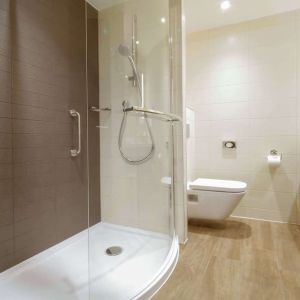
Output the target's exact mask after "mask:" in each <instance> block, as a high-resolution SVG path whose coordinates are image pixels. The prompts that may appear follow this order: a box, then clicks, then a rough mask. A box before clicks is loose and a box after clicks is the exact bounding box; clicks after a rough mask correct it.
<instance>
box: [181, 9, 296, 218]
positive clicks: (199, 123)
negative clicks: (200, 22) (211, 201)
mask: <svg viewBox="0 0 300 300" xmlns="http://www.w3.org/2000/svg"><path fill="white" fill-rule="evenodd" d="M299 46H300V12H299V11H295V12H290V13H285V14H281V15H276V16H272V17H265V18H262V19H258V20H254V21H250V22H244V23H240V24H235V25H230V26H226V27H222V28H217V29H211V30H207V31H202V32H196V33H193V34H189V35H188V38H187V105H188V107H189V108H191V109H193V110H194V112H195V120H194V123H193V121H192V123H193V124H194V126H192V130H191V132H192V137H190V138H189V140H188V150H187V151H188V177H189V179H195V178H197V177H208V178H209V177H211V178H221V179H233V180H242V181H245V182H247V183H248V191H247V195H246V196H245V197H244V199H243V200H242V203H241V204H240V205H239V207H238V208H237V209H236V210H235V212H234V215H237V216H243V217H253V218H258V219H267V220H274V221H284V222H291V223H294V222H296V221H297V218H298V220H299V213H297V211H299V209H298V210H297V207H299V205H297V194H298V189H299V175H300V172H299V171H300V169H299V157H300V151H299V145H300V144H299V141H300V139H299V134H300V127H299V124H300V122H299V121H300V111H299V107H300V106H299V91H300V82H299V72H300V65H299V63H300V54H299V53H300V52H299V50H300V48H299ZM226 139H229V140H231V139H233V140H236V141H237V149H236V150H224V149H223V148H222V141H223V140H226ZM274 148H275V149H277V150H279V151H280V152H282V154H283V161H282V164H281V166H280V167H279V168H277V169H271V168H269V167H268V164H267V161H266V156H267V155H268V153H269V151H270V150H271V149H274Z"/></svg>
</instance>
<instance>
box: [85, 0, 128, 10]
mask: <svg viewBox="0 0 300 300" xmlns="http://www.w3.org/2000/svg"><path fill="white" fill-rule="evenodd" d="M126 1H127V0H87V2H89V3H90V4H91V5H93V6H94V7H95V8H96V9H98V10H101V9H105V8H108V7H110V6H114V5H117V4H120V3H122V2H126Z"/></svg>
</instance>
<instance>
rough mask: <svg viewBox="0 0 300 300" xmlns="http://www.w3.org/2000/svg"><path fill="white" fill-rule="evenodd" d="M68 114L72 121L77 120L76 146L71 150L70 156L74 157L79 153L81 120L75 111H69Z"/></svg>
mask: <svg viewBox="0 0 300 300" xmlns="http://www.w3.org/2000/svg"><path fill="white" fill-rule="evenodd" d="M69 113H70V115H71V117H72V118H73V119H77V129H78V145H77V149H71V150H70V154H71V156H72V157H76V156H78V155H79V154H80V152H81V119H80V114H79V112H78V111H76V110H75V109H71V110H69Z"/></svg>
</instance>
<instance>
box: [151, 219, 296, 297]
mask: <svg viewBox="0 0 300 300" xmlns="http://www.w3.org/2000/svg"><path fill="white" fill-rule="evenodd" d="M180 250H181V251H180V257H179V262H178V265H177V267H176V269H175V271H174V273H173V275H172V276H171V278H170V279H169V281H168V282H167V283H166V284H165V286H164V287H163V288H162V289H161V290H160V291H159V293H158V294H157V295H156V296H155V297H154V300H168V299H172V300H173V299H175V300H176V299H178V300H198V299H201V300H202V299H203V300H227V299H228V300H240V299H243V300H248V299H249V300H250V299H251V300H261V299H262V300H277V299H278V300H285V299H287V300H294V299H295V300H296V299H297V300H299V299H300V226H296V225H289V224H281V223H271V222H263V221H256V220H248V219H238V218H231V219H229V220H227V221H226V222H224V223H223V224H195V223H193V224H190V225H189V241H188V243H187V244H186V245H185V246H182V247H181V249H180Z"/></svg>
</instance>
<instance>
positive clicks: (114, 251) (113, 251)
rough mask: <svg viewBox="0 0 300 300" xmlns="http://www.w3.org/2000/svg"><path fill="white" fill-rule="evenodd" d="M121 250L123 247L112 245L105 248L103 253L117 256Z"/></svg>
mask: <svg viewBox="0 0 300 300" xmlns="http://www.w3.org/2000/svg"><path fill="white" fill-rule="evenodd" d="M122 252H123V249H122V248H121V247H119V246H112V247H109V248H107V249H106V250H105V253H106V254H107V255H109V256H117V255H120V254H121V253H122Z"/></svg>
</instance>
